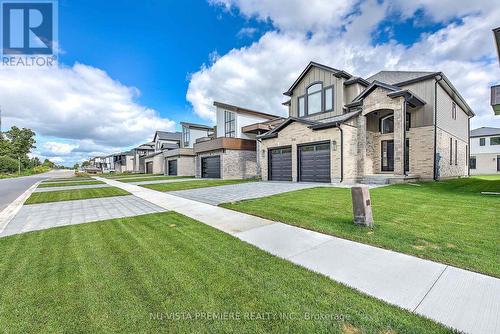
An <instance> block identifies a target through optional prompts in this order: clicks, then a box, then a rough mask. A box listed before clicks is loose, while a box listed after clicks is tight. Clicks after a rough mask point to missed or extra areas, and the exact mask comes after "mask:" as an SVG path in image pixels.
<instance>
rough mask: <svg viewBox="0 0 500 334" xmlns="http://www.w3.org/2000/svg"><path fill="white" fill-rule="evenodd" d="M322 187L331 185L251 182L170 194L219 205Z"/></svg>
mask: <svg viewBox="0 0 500 334" xmlns="http://www.w3.org/2000/svg"><path fill="white" fill-rule="evenodd" d="M322 186H326V187H327V186H330V185H329V184H322V183H297V182H249V183H240V184H231V185H227V186H217V187H208V188H198V189H189V190H179V191H172V192H169V194H171V195H175V196H179V197H183V198H187V199H192V200H195V201H198V202H203V203H207V204H212V205H218V204H221V203H229V202H236V201H241V200H244V199H250V198H259V197H266V196H271V195H276V194H280V193H285V192H289V191H295V190H301V189H307V188H314V187H322Z"/></svg>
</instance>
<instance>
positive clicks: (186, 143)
mask: <svg viewBox="0 0 500 334" xmlns="http://www.w3.org/2000/svg"><path fill="white" fill-rule="evenodd" d="M182 140H183V141H184V147H189V128H187V127H185V126H183V127H182Z"/></svg>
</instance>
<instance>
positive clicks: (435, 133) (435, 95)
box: [433, 74, 443, 181]
mask: <svg viewBox="0 0 500 334" xmlns="http://www.w3.org/2000/svg"><path fill="white" fill-rule="evenodd" d="M441 80H443V76H442V75H441V74H439V79H436V81H435V82H434V174H433V179H434V181H437V173H436V171H437V168H438V166H436V162H437V159H436V154H437V85H438V83H439V81H441Z"/></svg>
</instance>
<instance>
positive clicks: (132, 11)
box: [0, 0, 500, 165]
mask: <svg viewBox="0 0 500 334" xmlns="http://www.w3.org/2000/svg"><path fill="white" fill-rule="evenodd" d="M498 17H500V8H499V7H498V6H497V4H496V1H494V0H475V1H474V2H471V1H469V0H441V1H432V2H429V1H426V0H338V1H335V0H307V1H306V0H267V1H266V0H262V1H255V0H207V1H203V0H197V1H195V0H189V1H160V0H145V1H137V0H135V1H130V0H121V1H118V0H109V1H102V0H101V1H96V0H85V1H84V0H59V44H60V48H61V49H62V52H61V53H60V55H59V60H60V65H61V66H59V67H56V68H52V69H47V70H31V71H25V70H22V69H16V68H7V69H6V68H0V101H2V110H3V115H4V127H6V126H12V125H17V126H25V127H29V128H32V129H34V130H35V132H36V133H37V140H38V144H37V150H36V151H35V154H36V155H39V156H40V157H42V158H45V157H49V158H51V159H53V160H54V161H56V162H59V163H64V164H66V165H71V164H73V163H74V162H79V161H83V160H84V159H87V158H88V157H90V156H94V155H104V154H109V153H114V152H117V151H123V150H126V149H129V148H131V147H134V146H136V145H138V144H140V143H143V142H145V141H147V140H150V139H151V138H152V136H153V134H154V131H155V130H169V131H174V130H179V129H180V128H179V123H180V122H181V121H189V122H197V123H204V124H213V121H214V108H213V105H212V104H213V101H214V100H218V101H223V102H227V103H231V104H235V105H239V106H242V107H246V108H250V109H255V110H260V111H263V112H268V113H273V114H277V115H281V116H286V110H285V109H284V108H283V107H282V105H281V102H283V101H284V99H285V97H284V96H283V95H282V92H283V91H285V90H286V89H287V88H288V86H289V85H290V84H291V82H293V80H294V78H295V77H296V75H298V73H300V72H301V71H302V69H303V68H304V67H305V66H306V65H307V63H308V62H309V61H316V62H320V63H324V64H326V65H329V66H333V67H336V68H340V69H344V70H346V71H348V72H350V73H352V74H354V75H359V76H364V77H367V76H369V75H371V74H373V73H375V72H378V71H380V70H423V71H443V72H444V73H445V74H446V75H447V76H448V77H449V78H450V79H451V81H452V83H453V84H454V85H455V86H456V87H457V88H458V89H459V91H460V92H461V94H462V95H463V96H464V97H465V99H466V100H467V102H468V103H469V105H470V106H471V107H472V109H473V110H474V111H475V112H476V115H477V116H476V117H474V118H473V120H472V127H473V128H474V127H478V126H500V118H498V117H494V116H493V113H492V112H491V108H490V106H489V86H490V85H492V84H498V80H499V78H500V68H499V66H498V59H497V56H496V53H495V49H494V44H493V38H492V33H491V29H492V28H494V27H495V26H496V25H498ZM13 83H15V84H13Z"/></svg>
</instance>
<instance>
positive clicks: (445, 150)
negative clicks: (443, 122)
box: [436, 127, 469, 179]
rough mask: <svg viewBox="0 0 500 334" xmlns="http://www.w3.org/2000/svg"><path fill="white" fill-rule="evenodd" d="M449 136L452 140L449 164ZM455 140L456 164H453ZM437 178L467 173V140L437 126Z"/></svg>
mask: <svg viewBox="0 0 500 334" xmlns="http://www.w3.org/2000/svg"><path fill="white" fill-rule="evenodd" d="M450 138H452V141H453V148H452V153H453V158H452V163H451V164H450ZM455 140H457V142H458V150H457V157H458V159H457V164H456V165H455ZM436 145H437V150H436V154H437V160H438V163H437V165H438V179H449V178H455V177H463V176H467V175H468V168H469V167H468V164H469V162H468V161H467V142H466V141H464V140H462V139H460V138H457V137H456V136H453V135H452V134H450V133H448V132H446V131H444V130H442V129H440V128H439V127H438V128H437V143H436Z"/></svg>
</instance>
